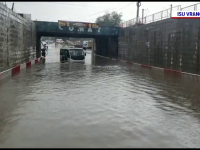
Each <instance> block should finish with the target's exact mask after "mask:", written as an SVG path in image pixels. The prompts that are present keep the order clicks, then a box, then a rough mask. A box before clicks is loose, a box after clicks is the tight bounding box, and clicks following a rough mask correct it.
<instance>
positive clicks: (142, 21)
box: [142, 9, 144, 24]
mask: <svg viewBox="0 0 200 150" xmlns="http://www.w3.org/2000/svg"><path fill="white" fill-rule="evenodd" d="M143 19H144V9H142V24H143V22H144V21H143Z"/></svg>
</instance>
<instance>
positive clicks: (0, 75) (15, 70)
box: [0, 58, 44, 81]
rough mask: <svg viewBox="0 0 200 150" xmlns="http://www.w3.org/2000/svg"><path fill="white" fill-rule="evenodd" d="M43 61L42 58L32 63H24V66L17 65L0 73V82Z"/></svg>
mask: <svg viewBox="0 0 200 150" xmlns="http://www.w3.org/2000/svg"><path fill="white" fill-rule="evenodd" d="M43 59H44V58H40V59H34V60H32V61H29V62H26V63H24V64H20V65H17V66H15V67H13V68H11V69H8V70H5V71H3V72H0V81H1V80H3V79H5V78H6V77H10V76H15V75H17V74H18V73H20V71H21V70H23V69H27V68H29V67H31V66H33V65H34V64H36V63H39V62H40V61H41V60H43Z"/></svg>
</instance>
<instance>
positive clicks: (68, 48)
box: [61, 46, 83, 50]
mask: <svg viewBox="0 0 200 150" xmlns="http://www.w3.org/2000/svg"><path fill="white" fill-rule="evenodd" d="M61 49H67V50H83V49H82V48H76V47H74V48H73V47H69V46H63V47H62V48H61Z"/></svg>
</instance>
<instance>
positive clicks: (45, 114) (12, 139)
mask: <svg viewBox="0 0 200 150" xmlns="http://www.w3.org/2000/svg"><path fill="white" fill-rule="evenodd" d="M49 49H50V50H49V54H48V56H47V58H46V62H45V63H44V64H39V65H35V66H33V67H32V68H31V69H28V70H24V71H23V72H21V73H20V74H19V75H17V76H15V77H13V78H9V79H7V80H6V81H4V82H3V83H1V84H0V147H200V84H199V83H197V82H195V81H189V80H183V79H180V78H177V77H173V76H169V75H167V76H165V75H164V74H163V73H159V72H157V71H150V70H148V69H145V68H140V67H137V66H133V65H129V64H125V63H120V62H117V61H113V60H108V59H104V58H100V57H92V56H91V54H89V53H88V54H87V60H86V63H85V64H71V65H69V64H61V63H60V62H59V48H56V49H55V48H54V47H53V46H52V47H51V46H49Z"/></svg>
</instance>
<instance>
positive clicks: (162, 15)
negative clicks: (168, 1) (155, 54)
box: [120, 3, 200, 28]
mask: <svg viewBox="0 0 200 150" xmlns="http://www.w3.org/2000/svg"><path fill="white" fill-rule="evenodd" d="M172 11H200V3H197V4H194V5H190V6H187V7H184V8H181V5H178V6H175V7H172V10H171V8H169V9H166V10H163V11H160V12H157V13H155V14H152V15H149V16H146V17H142V18H140V19H139V20H138V21H139V22H138V23H139V24H148V23H152V22H156V21H159V20H163V19H167V18H171V12H172ZM136 23H137V22H136V18H134V19H131V20H128V21H126V22H124V23H122V24H120V27H122V28H126V27H129V26H132V25H135V24H136Z"/></svg>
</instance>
